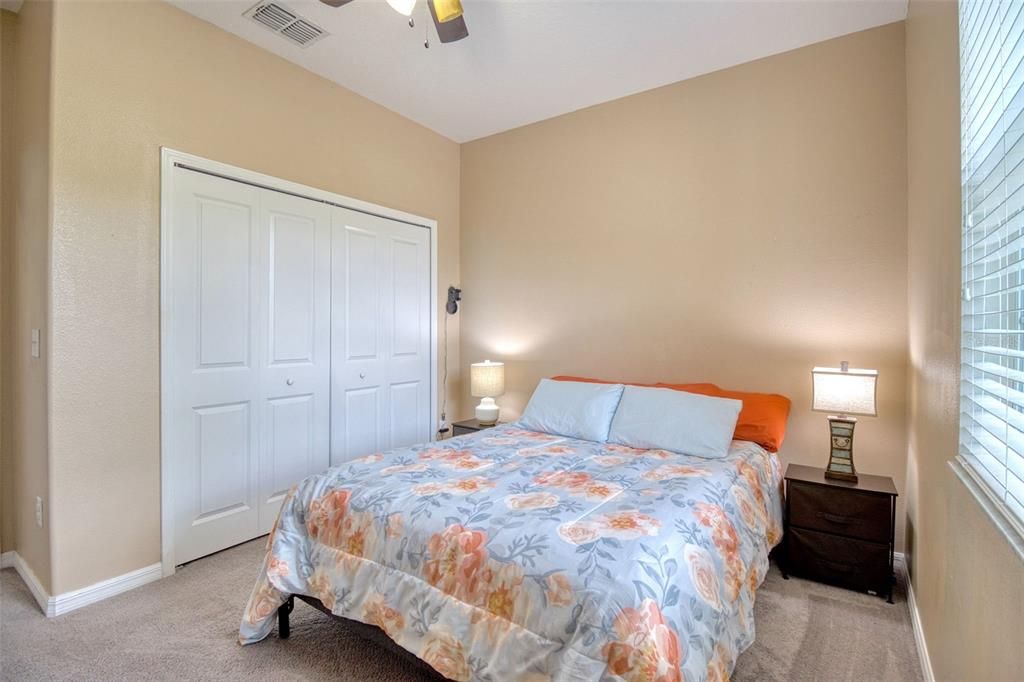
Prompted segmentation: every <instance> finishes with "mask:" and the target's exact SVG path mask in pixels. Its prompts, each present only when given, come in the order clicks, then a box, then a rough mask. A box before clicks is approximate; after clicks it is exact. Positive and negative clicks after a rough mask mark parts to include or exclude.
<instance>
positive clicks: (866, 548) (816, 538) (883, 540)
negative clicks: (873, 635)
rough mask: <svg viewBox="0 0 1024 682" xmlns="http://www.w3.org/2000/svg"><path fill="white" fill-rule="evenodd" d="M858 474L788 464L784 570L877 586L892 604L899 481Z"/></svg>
mask: <svg viewBox="0 0 1024 682" xmlns="http://www.w3.org/2000/svg"><path fill="white" fill-rule="evenodd" d="M858 476H859V480H858V481H857V482H856V483H848V482H846V481H837V480H834V479H829V478H825V470H824V469H819V468H817V467H809V466H804V465H802V464H790V465H789V466H788V467H786V521H785V524H786V526H785V548H786V551H785V552H784V553H783V555H782V556H783V557H784V558H783V561H782V566H781V568H782V570H783V576H784V577H786V578H788V577H789V575H796V576H800V577H803V578H810V579H812V580H818V581H821V582H827V583H832V584H836V585H841V586H843V587H849V588H851V589H855V590H862V591H869V592H875V593H876V594H878V595H879V596H885V597H886V598H887V599H888V601H889V603H890V604H891V603H892V585H893V570H892V569H893V567H892V563H893V551H894V548H895V534H896V496H897V495H898V493H897V492H896V485H895V484H894V483H893V480H892V479H891V478H889V477H888V476H871V475H870V474H861V473H858Z"/></svg>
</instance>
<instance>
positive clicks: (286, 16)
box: [244, 2, 327, 47]
mask: <svg viewBox="0 0 1024 682" xmlns="http://www.w3.org/2000/svg"><path fill="white" fill-rule="evenodd" d="M244 16H247V17H249V18H250V19H252V20H253V21H255V22H256V23H258V24H261V25H262V26H265V27H266V28H268V29H270V30H271V31H273V32H274V33H277V34H280V35H282V36H284V37H285V38H287V39H288V40H290V41H291V42H293V43H295V44H296V45H298V46H299V47H309V46H310V45H312V44H313V43H315V42H316V41H318V40H320V39H321V38H323V37H324V36H325V35H327V31H325V30H323V29H322V28H320V27H319V26H317V25H316V24H314V23H312V22H311V21H307V20H306V19H303V18H302V17H300V16H298V15H297V14H295V12H292V11H291V10H289V9H285V8H284V7H282V6H281V5H279V4H277V3H276V2H258V3H256V4H255V5H254V6H252V7H250V8H249V10H248V11H247V12H246V13H245V15H244Z"/></svg>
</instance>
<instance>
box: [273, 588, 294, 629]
mask: <svg viewBox="0 0 1024 682" xmlns="http://www.w3.org/2000/svg"><path fill="white" fill-rule="evenodd" d="M294 607H295V597H288V601H286V602H285V603H283V604H281V606H279V607H278V609H277V636H278V637H279V638H281V639H288V637H289V635H291V634H292V628H291V624H290V623H289V622H288V614H290V613H291V612H292V609H293V608H294Z"/></svg>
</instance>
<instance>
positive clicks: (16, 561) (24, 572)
mask: <svg viewBox="0 0 1024 682" xmlns="http://www.w3.org/2000/svg"><path fill="white" fill-rule="evenodd" d="M0 566H2V567H3V568H13V569H14V570H15V571H17V572H18V575H19V576H21V581H22V582H23V583H25V586H26V587H28V591H29V592H31V593H32V596H33V597H34V598H35V600H36V603H37V604H39V608H40V609H42V610H43V613H45V614H46V615H47V616H53V615H55V614H53V613H50V601H51V600H52V599H53V597H51V596H50V595H48V594H47V593H46V590H44V589H43V585H42V583H40V582H39V578H37V577H36V574H35V571H33V570H32V568H31V567H30V566H29V565H28V564H27V563H25V560H24V559H22V558H21V555H20V554H18V553H17V552H4V553H3V555H2V556H0Z"/></svg>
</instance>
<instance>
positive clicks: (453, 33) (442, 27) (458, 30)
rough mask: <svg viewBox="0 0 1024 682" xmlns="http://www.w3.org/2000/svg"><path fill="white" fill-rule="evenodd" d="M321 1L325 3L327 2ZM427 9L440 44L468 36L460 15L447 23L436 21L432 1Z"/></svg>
mask: <svg viewBox="0 0 1024 682" xmlns="http://www.w3.org/2000/svg"><path fill="white" fill-rule="evenodd" d="M323 1H324V2H326V1H327V0H323ZM427 7H429V8H430V18H431V19H433V20H434V26H435V27H436V28H437V37H438V38H439V39H440V41H441V42H442V43H454V42H455V41H456V40H462V39H463V38H465V37H466V36H468V35H469V29H468V28H466V18H465V17H463V16H462V15H461V14H460V15H459V16H457V17H455V18H454V19H449V20H448V21H438V20H437V9H436V8H435V7H434V0H427Z"/></svg>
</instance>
